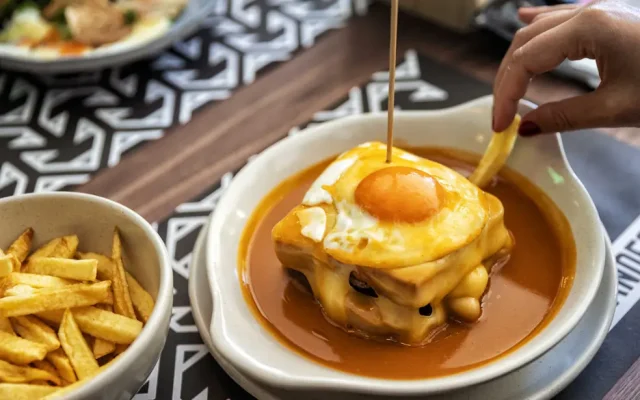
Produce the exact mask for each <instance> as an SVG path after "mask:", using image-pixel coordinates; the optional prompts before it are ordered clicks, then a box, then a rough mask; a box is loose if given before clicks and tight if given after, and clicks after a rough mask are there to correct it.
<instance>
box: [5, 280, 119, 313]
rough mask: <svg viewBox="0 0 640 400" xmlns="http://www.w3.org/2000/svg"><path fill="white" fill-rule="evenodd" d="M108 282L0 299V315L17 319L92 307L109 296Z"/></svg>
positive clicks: (80, 284)
mask: <svg viewBox="0 0 640 400" xmlns="http://www.w3.org/2000/svg"><path fill="white" fill-rule="evenodd" d="M110 288H111V282H110V281H103V282H98V283H93V284H86V283H78V284H74V285H67V286H64V287H61V288H55V289H50V290H46V291H40V292H36V293H34V294H32V295H29V296H12V297H4V298H2V299H0V315H4V316H6V317H17V316H21V315H29V314H35V313H39V312H42V311H48V310H56V309H62V308H72V307H82V306H92V305H94V304H97V303H100V302H103V301H105V300H106V299H107V297H108V296H109V290H110Z"/></svg>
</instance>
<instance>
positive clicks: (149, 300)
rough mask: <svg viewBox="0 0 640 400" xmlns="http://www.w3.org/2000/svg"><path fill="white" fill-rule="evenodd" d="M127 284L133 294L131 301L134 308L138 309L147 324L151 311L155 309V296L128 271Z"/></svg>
mask: <svg viewBox="0 0 640 400" xmlns="http://www.w3.org/2000/svg"><path fill="white" fill-rule="evenodd" d="M125 273H126V277H127V284H128V285H129V294H130V295H131V302H132V303H133V308H134V310H135V311H136V314H137V315H138V317H139V319H140V320H141V321H142V322H144V323H145V324H146V323H147V321H148V320H149V317H151V312H152V311H153V306H154V305H155V304H154V302H153V297H151V295H150V294H149V293H148V292H147V291H146V290H144V288H143V287H142V286H140V284H139V283H138V281H137V280H136V279H135V278H134V277H133V276H132V275H131V274H130V273H128V272H126V271H125Z"/></svg>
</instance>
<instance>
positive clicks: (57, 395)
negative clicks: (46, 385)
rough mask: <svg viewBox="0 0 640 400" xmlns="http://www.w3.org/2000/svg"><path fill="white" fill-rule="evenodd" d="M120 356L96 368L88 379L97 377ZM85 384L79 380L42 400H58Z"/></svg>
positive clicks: (85, 381)
mask: <svg viewBox="0 0 640 400" xmlns="http://www.w3.org/2000/svg"><path fill="white" fill-rule="evenodd" d="M119 357H120V356H119V355H118V356H116V357H114V358H113V359H112V360H111V361H109V362H108V363H106V364H104V365H101V366H100V368H98V370H96V371H94V372H93V375H91V376H90V377H93V376H96V375H98V374H99V373H100V372H102V371H104V370H105V369H106V368H108V367H109V366H110V365H111V364H112V363H114V362H115V361H116V360H117V359H118V358H119ZM90 377H89V378H90ZM85 383H87V379H83V380H79V381H76V382H75V383H73V384H71V385H69V386H66V387H65V388H63V389H60V390H58V391H57V392H54V393H52V394H50V395H49V396H46V397H43V398H42V400H53V399H59V398H61V397H63V396H64V395H66V394H69V393H71V392H73V391H75V390H76V389H77V388H79V387H81V386H82V385H84V384H85Z"/></svg>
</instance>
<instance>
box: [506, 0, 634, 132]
mask: <svg viewBox="0 0 640 400" xmlns="http://www.w3.org/2000/svg"><path fill="white" fill-rule="evenodd" d="M519 16H520V19H521V20H522V21H524V22H526V23H528V24H529V25H528V26H527V27H524V28H522V29H520V30H519V31H518V32H517V33H516V35H515V37H514V39H513V42H512V44H511V47H510V48H509V50H508V52H507V54H506V55H505V57H504V59H503V61H502V64H501V65H500V69H499V70H498V74H497V76H496V80H495V83H494V87H493V92H494V97H495V98H494V111H493V129H494V131H496V132H501V131H503V130H505V129H506V128H507V127H508V126H509V124H510V123H511V121H512V120H513V118H514V116H515V114H516V110H517V107H518V101H519V100H520V99H521V98H522V97H524V95H525V93H526V91H527V86H528V85H529V82H530V81H531V79H533V77H534V76H536V75H539V74H541V73H544V72H547V71H551V70H552V69H554V68H555V67H557V66H558V65H559V64H560V63H562V62H563V61H564V60H565V59H569V60H579V59H583V58H591V59H594V60H596V63H597V65H598V72H599V74H600V78H601V83H600V86H599V87H598V88H597V89H596V90H595V91H593V92H590V93H587V94H585V95H581V96H577V97H573V98H569V99H566V100H561V101H557V102H551V103H546V104H543V105H541V106H540V107H538V108H537V109H535V110H533V111H531V112H530V113H528V114H526V115H524V116H523V118H522V122H521V124H520V128H519V133H520V134H521V135H523V136H531V135H536V134H538V133H551V132H558V131H570V130H575V129H584V128H598V127H618V126H640V10H638V9H635V8H632V7H630V6H628V5H625V4H622V3H618V2H614V1H598V2H595V3H591V4H588V5H586V6H576V5H560V6H552V7H535V8H521V9H520V10H519Z"/></svg>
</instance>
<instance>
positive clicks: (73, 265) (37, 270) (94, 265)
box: [25, 257, 98, 281]
mask: <svg viewBox="0 0 640 400" xmlns="http://www.w3.org/2000/svg"><path fill="white" fill-rule="evenodd" d="M25 272H27V273H31V274H40V275H50V276H57V277H58V278H66V279H74V280H77V281H95V280H96V274H97V272H98V261H96V260H72V259H68V258H53V257H38V258H34V259H33V260H30V261H29V265H27V267H26V268H25Z"/></svg>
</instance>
